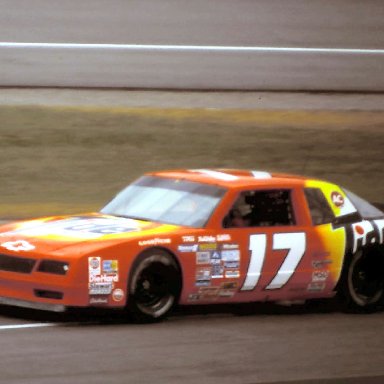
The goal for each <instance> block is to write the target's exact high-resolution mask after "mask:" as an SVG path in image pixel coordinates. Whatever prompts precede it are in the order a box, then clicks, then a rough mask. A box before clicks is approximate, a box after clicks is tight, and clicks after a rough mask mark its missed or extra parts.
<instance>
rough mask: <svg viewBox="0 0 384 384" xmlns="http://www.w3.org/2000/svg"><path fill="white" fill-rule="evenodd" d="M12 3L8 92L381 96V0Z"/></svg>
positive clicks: (3, 38) (4, 9) (2, 22)
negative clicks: (152, 90)
mask: <svg viewBox="0 0 384 384" xmlns="http://www.w3.org/2000/svg"><path fill="white" fill-rule="evenodd" d="M14 4H15V3H14V1H13V0H0V5H1V13H0V58H1V61H0V62H1V71H0V85H2V86H61V87H68V86H69V87H121V88H126V87H128V88H169V89H231V90H233V89H236V90H244V89H247V90H289V91H292V90H295V91H297V90H314V89H315V90H334V91H335V90H337V91H383V90H384V77H383V76H382V68H383V66H384V24H383V22H382V20H383V17H384V6H383V2H382V1H381V0H368V1H364V2H361V1H349V0H310V1H307V0H257V1H247V0H238V1H232V0H208V1H207V0H194V1H188V0H179V1H174V0H161V1H159V0H145V1H142V0H132V1H125V0H114V1H113V2H109V1H105V0H93V1H91V0H82V1H81V2H78V1H76V0H66V1H65V2H64V1H60V0H53V1H52V0H34V1H33V2H32V3H31V1H29V0H19V1H18V2H17V7H15V5H14ZM31 4H33V5H32V6H31ZM13 43H22V44H21V45H17V44H13ZM23 43H24V44H23ZM36 44H37V45H36ZM319 49H320V50H319Z"/></svg>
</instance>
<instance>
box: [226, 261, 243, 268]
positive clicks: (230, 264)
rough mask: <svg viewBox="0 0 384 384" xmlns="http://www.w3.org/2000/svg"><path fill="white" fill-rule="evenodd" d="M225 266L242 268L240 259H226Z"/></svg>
mask: <svg viewBox="0 0 384 384" xmlns="http://www.w3.org/2000/svg"><path fill="white" fill-rule="evenodd" d="M224 267H225V268H240V263H239V262H238V261H226V262H225V263H224Z"/></svg>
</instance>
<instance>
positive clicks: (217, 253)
mask: <svg viewBox="0 0 384 384" xmlns="http://www.w3.org/2000/svg"><path fill="white" fill-rule="evenodd" d="M211 259H219V260H221V254H220V252H213V253H212V255H211Z"/></svg>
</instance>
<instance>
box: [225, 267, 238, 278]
mask: <svg viewBox="0 0 384 384" xmlns="http://www.w3.org/2000/svg"><path fill="white" fill-rule="evenodd" d="M225 277H226V278H227V279H238V278H239V277H240V271H239V270H238V269H236V270H233V271H232V270H228V271H225Z"/></svg>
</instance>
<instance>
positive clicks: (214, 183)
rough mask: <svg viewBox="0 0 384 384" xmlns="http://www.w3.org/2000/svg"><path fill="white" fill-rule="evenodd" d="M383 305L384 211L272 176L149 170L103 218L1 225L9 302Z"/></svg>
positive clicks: (133, 311) (313, 184)
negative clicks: (331, 300)
mask: <svg viewBox="0 0 384 384" xmlns="http://www.w3.org/2000/svg"><path fill="white" fill-rule="evenodd" d="M335 295H337V296H338V298H339V299H340V302H341V303H342V305H343V306H344V307H345V308H348V309H352V310H357V311H373V310H375V309H377V308H379V307H380V306H381V305H382V303H383V300H384V213H383V212H382V211H381V210H379V209H378V208H377V207H375V206H374V205H372V204H370V203H368V202H367V201H365V200H364V199H362V198H360V197H358V196H356V195H355V194H353V193H352V192H350V191H348V190H346V189H343V188H341V187H340V186H338V185H335V184H333V183H329V182H326V181H322V180H317V179H313V178H306V177H302V176H292V175H285V174H271V173H269V172H265V171H252V170H231V169H191V170H173V171H161V172H152V173H147V174H145V175H144V176H142V177H141V178H139V179H138V180H136V181H135V182H133V183H132V184H130V185H129V186H128V187H127V188H125V189H124V190H123V191H121V192H120V193H119V194H117V196H116V197H114V198H113V199H112V201H111V202H110V203H109V204H107V205H106V206H105V207H104V208H103V209H101V211H100V212H98V213H89V214H80V215H74V216H56V217H45V218H38V219H34V220H28V221H20V222H14V223H10V224H7V225H4V226H2V227H1V228H0V303H1V304H6V305H15V306H22V307H29V308H36V309H42V310H52V311H64V310H66V309H67V308H73V307H75V308H76V307H101V308H121V309H125V310H127V312H128V313H129V315H130V316H131V317H132V318H133V319H135V321H141V322H150V321H156V320H160V319H163V318H164V317H166V316H168V315H169V313H170V312H171V310H172V309H173V308H174V307H175V305H177V304H180V305H194V304H199V305H201V304H207V305H209V304H219V303H221V304H223V303H247V302H264V301H273V302H281V301H284V302H296V301H304V302H305V301H306V300H310V299H316V298H331V297H334V296H335Z"/></svg>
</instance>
